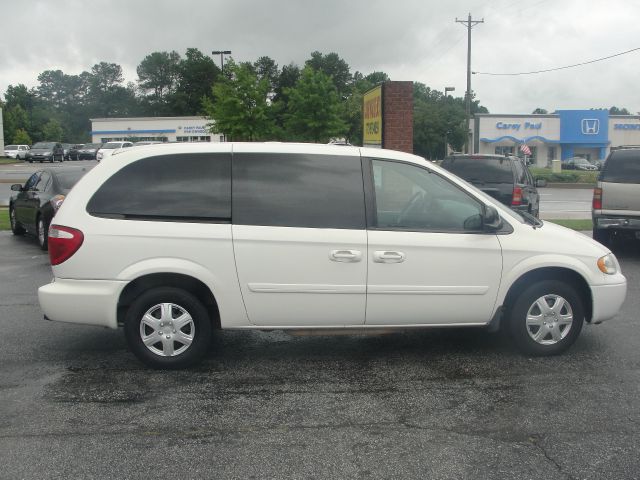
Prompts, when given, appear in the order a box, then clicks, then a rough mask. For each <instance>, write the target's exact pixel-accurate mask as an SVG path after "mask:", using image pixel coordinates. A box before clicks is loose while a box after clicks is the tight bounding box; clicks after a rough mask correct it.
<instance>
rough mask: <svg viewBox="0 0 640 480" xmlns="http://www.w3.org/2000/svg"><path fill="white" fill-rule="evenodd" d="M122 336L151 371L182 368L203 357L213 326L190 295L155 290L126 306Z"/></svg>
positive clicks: (178, 291)
mask: <svg viewBox="0 0 640 480" xmlns="http://www.w3.org/2000/svg"><path fill="white" fill-rule="evenodd" d="M124 330H125V336H126V339H127V343H128V344H129V347H130V348H131V350H132V351H133V353H134V354H135V355H136V357H138V359H139V360H140V361H142V362H143V363H145V364H146V365H148V366H150V367H153V368H166V369H175V368H184V367H188V366H190V365H193V364H195V363H197V362H199V361H200V360H202V358H203V357H204V356H205V354H206V353H207V350H208V348H209V345H210V344H211V334H212V326H211V320H210V319H209V315H208V313H207V310H206V309H205V307H204V306H203V305H202V303H201V302H200V301H199V300H198V299H197V298H196V297H195V296H193V295H192V294H191V293H189V292H187V291H185V290H182V289H179V288H173V287H158V288H153V289H150V290H147V291H146V292H144V293H142V294H141V295H140V296H139V297H138V298H137V299H136V300H135V301H134V302H133V303H132V304H131V306H130V307H129V309H128V310H127V314H126V318H125V325H124Z"/></svg>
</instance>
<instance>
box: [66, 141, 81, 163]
mask: <svg viewBox="0 0 640 480" xmlns="http://www.w3.org/2000/svg"><path fill="white" fill-rule="evenodd" d="M83 148H84V143H78V144H75V145H71V148H69V160H80V150H82V149H83Z"/></svg>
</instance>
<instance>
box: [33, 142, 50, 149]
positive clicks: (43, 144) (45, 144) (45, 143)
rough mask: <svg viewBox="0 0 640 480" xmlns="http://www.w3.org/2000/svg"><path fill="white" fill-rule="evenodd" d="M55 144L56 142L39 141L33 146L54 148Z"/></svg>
mask: <svg viewBox="0 0 640 480" xmlns="http://www.w3.org/2000/svg"><path fill="white" fill-rule="evenodd" d="M54 145H55V143H49V142H38V143H36V144H35V145H34V146H33V148H53V146H54Z"/></svg>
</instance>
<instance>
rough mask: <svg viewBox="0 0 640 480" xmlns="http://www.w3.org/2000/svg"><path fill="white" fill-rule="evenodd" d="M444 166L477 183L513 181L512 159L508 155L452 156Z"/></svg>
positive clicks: (445, 161)
mask: <svg viewBox="0 0 640 480" xmlns="http://www.w3.org/2000/svg"><path fill="white" fill-rule="evenodd" d="M442 167H443V168H445V169H446V170H448V171H450V172H451V173H455V174H456V175H457V176H459V177H460V178H464V179H465V180H466V181H468V182H471V183H475V184H478V183H480V184H482V183H513V171H512V170H511V161H510V160H509V159H508V158H506V157H450V158H446V159H445V160H444V162H442Z"/></svg>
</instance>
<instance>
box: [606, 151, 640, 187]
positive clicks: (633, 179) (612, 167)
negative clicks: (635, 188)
mask: <svg viewBox="0 0 640 480" xmlns="http://www.w3.org/2000/svg"><path fill="white" fill-rule="evenodd" d="M599 180H601V181H603V182H611V183H640V150H633V151H618V152H615V153H612V154H611V155H610V156H609V159H608V160H607V161H606V162H605V166H604V169H603V170H602V172H601V173H600V178H599Z"/></svg>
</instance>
